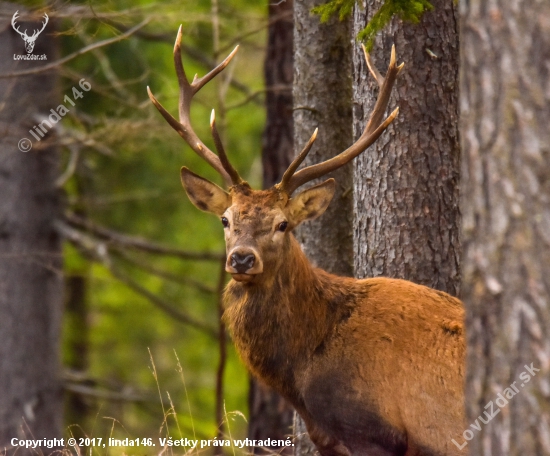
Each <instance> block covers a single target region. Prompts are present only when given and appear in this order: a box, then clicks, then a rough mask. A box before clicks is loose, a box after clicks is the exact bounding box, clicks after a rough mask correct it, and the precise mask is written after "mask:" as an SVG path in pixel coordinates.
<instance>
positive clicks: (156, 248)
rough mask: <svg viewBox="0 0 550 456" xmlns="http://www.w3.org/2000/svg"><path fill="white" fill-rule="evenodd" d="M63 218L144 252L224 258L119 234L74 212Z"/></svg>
mask: <svg viewBox="0 0 550 456" xmlns="http://www.w3.org/2000/svg"><path fill="white" fill-rule="evenodd" d="M65 219H66V220H67V222H68V223H69V224H71V225H73V226H76V227H79V228H84V229H86V230H87V231H89V232H91V233H93V234H95V235H97V236H99V237H101V238H103V239H105V240H106V241H108V242H109V243H113V244H118V245H119V246H124V247H131V248H135V249H138V250H142V251H144V252H148V253H154V254H159V255H167V256H175V257H179V258H183V259H185V260H201V261H220V260H221V259H223V258H225V254H220V253H213V252H190V251H187V250H181V249H176V248H173V247H167V246H164V245H161V244H155V243H153V242H150V241H148V240H146V239H143V238H140V237H137V236H130V235H126V234H121V233H118V232H116V231H113V230H110V229H108V228H104V227H102V226H99V225H96V224H95V223H93V222H91V221H90V220H88V219H84V218H82V217H79V216H77V215H74V214H70V215H66V216H65Z"/></svg>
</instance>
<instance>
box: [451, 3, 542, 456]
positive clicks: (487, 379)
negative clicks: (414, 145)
mask: <svg viewBox="0 0 550 456" xmlns="http://www.w3.org/2000/svg"><path fill="white" fill-rule="evenodd" d="M461 36H462V49H461V68H462V79H461V107H462V111H461V119H462V121H461V132H462V138H463V142H462V143H463V156H464V160H463V167H462V171H463V186H462V188H463V190H462V192H463V198H462V203H463V213H464V268H463V269H464V286H463V290H464V291H463V296H464V301H465V303H466V307H467V312H466V315H467V317H466V318H467V328H468V331H467V334H468V361H467V367H468V369H467V372H468V382H467V384H468V388H467V406H466V409H467V417H468V423H470V422H475V420H476V419H477V418H478V416H480V415H481V416H482V417H483V418H485V416H484V412H485V411H486V409H485V406H486V405H488V404H489V403H490V402H492V403H493V407H494V409H495V413H498V414H497V415H496V416H495V418H494V419H492V420H491V421H490V422H489V423H487V424H483V425H482V427H481V430H480V431H475V432H474V433H473V434H469V433H465V434H464V435H463V437H464V439H463V440H462V441H460V442H459V443H460V444H467V447H466V448H464V451H465V452H466V451H467V450H469V451H470V454H471V455H487V456H489V455H495V454H506V455H529V456H531V455H532V456H535V455H543V454H544V455H547V454H550V380H549V379H550V129H549V125H550V3H549V2H548V1H534V0H520V1H516V2H508V1H505V0H495V1H493V2H491V3H490V4H487V3H486V2H482V1H479V0H476V1H470V2H462V3H461ZM512 384H514V385H513V386H512V389H508V390H507V388H509V387H510V385H512ZM514 386H515V388H516V389H517V390H518V391H519V392H517V395H516V393H515V391H514V389H513V388H514ZM499 393H500V394H503V395H504V396H505V400H506V403H504V401H503V400H500V401H497V398H498V394H499ZM487 410H488V409H487ZM485 421H487V419H486V418H485ZM468 439H469V440H468Z"/></svg>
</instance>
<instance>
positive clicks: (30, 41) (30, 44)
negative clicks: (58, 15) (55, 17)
mask: <svg viewBox="0 0 550 456" xmlns="http://www.w3.org/2000/svg"><path fill="white" fill-rule="evenodd" d="M18 15H19V11H16V12H15V14H14V15H13V17H12V18H11V26H12V27H13V29H14V30H15V31H16V32H17V33H19V35H21V38H23V41H25V49H26V50H27V54H31V53H32V51H33V49H34V43H35V42H36V39H37V38H38V35H40V34H41V33H42V32H43V31H44V29H45V28H46V24H47V23H48V20H49V18H48V15H47V14H46V13H44V21H43V22H42V28H41V29H40V30H37V29H35V30H34V32H33V34H32V35H31V36H29V35H27V29H25V31H24V32H22V31H21V30H19V26H18V25H16V22H17V18H18Z"/></svg>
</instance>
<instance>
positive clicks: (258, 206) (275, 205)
mask: <svg viewBox="0 0 550 456" xmlns="http://www.w3.org/2000/svg"><path fill="white" fill-rule="evenodd" d="M286 202H287V199H286V198H284V195H283V196H281V195H280V194H279V193H278V192H276V191H273V190H271V189H270V190H252V189H250V188H247V189H244V190H241V189H235V190H233V191H232V192H231V203H232V204H231V206H230V207H229V209H228V211H229V212H230V214H231V215H232V218H233V220H234V222H243V223H246V222H248V223H251V222H252V223H254V224H259V225H262V224H271V223H272V221H273V219H274V218H275V217H277V216H282V215H283V214H284V212H283V210H284V207H285V205H286Z"/></svg>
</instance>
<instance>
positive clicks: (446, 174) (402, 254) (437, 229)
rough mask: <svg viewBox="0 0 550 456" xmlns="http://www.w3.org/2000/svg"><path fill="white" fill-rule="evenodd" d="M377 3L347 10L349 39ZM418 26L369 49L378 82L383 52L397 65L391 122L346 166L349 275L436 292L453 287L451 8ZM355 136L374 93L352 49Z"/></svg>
mask: <svg viewBox="0 0 550 456" xmlns="http://www.w3.org/2000/svg"><path fill="white" fill-rule="evenodd" d="M381 3H382V2H381V1H379V0H369V1H368V2H366V4H365V5H364V8H363V9H362V8H356V10H355V21H354V22H355V26H354V32H355V33H358V32H359V30H361V29H362V28H363V27H364V26H365V24H366V18H370V17H372V15H373V13H374V12H375V11H376V10H377V9H378V8H379V7H380V5H381ZM432 3H433V5H434V7H435V8H434V10H433V11H431V12H427V13H425V14H424V16H423V18H422V20H421V22H420V23H419V24H409V23H403V22H402V21H400V20H397V19H394V20H393V21H392V22H391V24H390V25H389V26H388V27H387V28H386V29H385V30H384V31H383V32H381V33H380V36H379V37H378V38H377V39H376V42H375V45H374V49H373V52H372V56H373V60H374V63H375V65H376V66H377V67H378V69H379V71H380V72H382V74H384V73H385V71H386V69H387V66H388V62H389V58H390V51H391V46H392V44H394V43H395V47H396V54H397V60H398V62H405V68H404V69H403V71H402V72H401V74H400V75H399V77H398V79H397V82H396V85H395V88H394V91H393V94H392V98H391V101H390V103H389V106H390V109H394V108H395V107H396V106H399V108H400V110H399V115H398V117H397V119H396V120H395V121H394V122H393V123H392V125H391V126H390V127H389V128H388V130H386V132H385V133H383V134H382V136H381V137H380V139H379V140H378V141H377V142H376V143H375V144H374V145H373V146H372V147H371V148H370V149H369V150H368V151H366V152H365V153H363V154H362V155H361V156H360V157H358V159H356V160H355V208H354V213H355V214H354V215H355V221H354V236H355V237H354V249H355V254H356V257H355V275H356V276H357V277H359V278H362V277H377V276H386V277H394V278H402V279H408V280H411V281H413V282H416V283H419V284H423V285H427V286H429V287H432V288H435V289H438V290H442V291H446V292H448V293H450V294H452V295H454V296H456V295H457V294H458V291H459V285H460V240H459V229H460V212H459V207H458V204H459V189H458V183H459V166H460V149H459V142H458V123H457V122H458V57H459V56H458V30H457V12H456V11H455V8H456V7H455V5H454V2H450V1H447V0H436V1H433V2H432ZM354 65H355V72H354V100H355V104H354V106H355V110H354V126H355V136H356V137H358V136H359V135H360V133H361V132H362V131H363V128H364V125H365V122H366V119H367V118H368V116H369V114H370V112H371V110H372V108H373V106H374V101H375V100H376V96H377V93H378V86H377V84H376V82H375V81H374V79H373V78H372V76H371V75H370V74H369V72H368V69H367V67H366V65H365V58H364V56H363V53H362V51H361V49H360V47H359V46H355V52H354Z"/></svg>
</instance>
